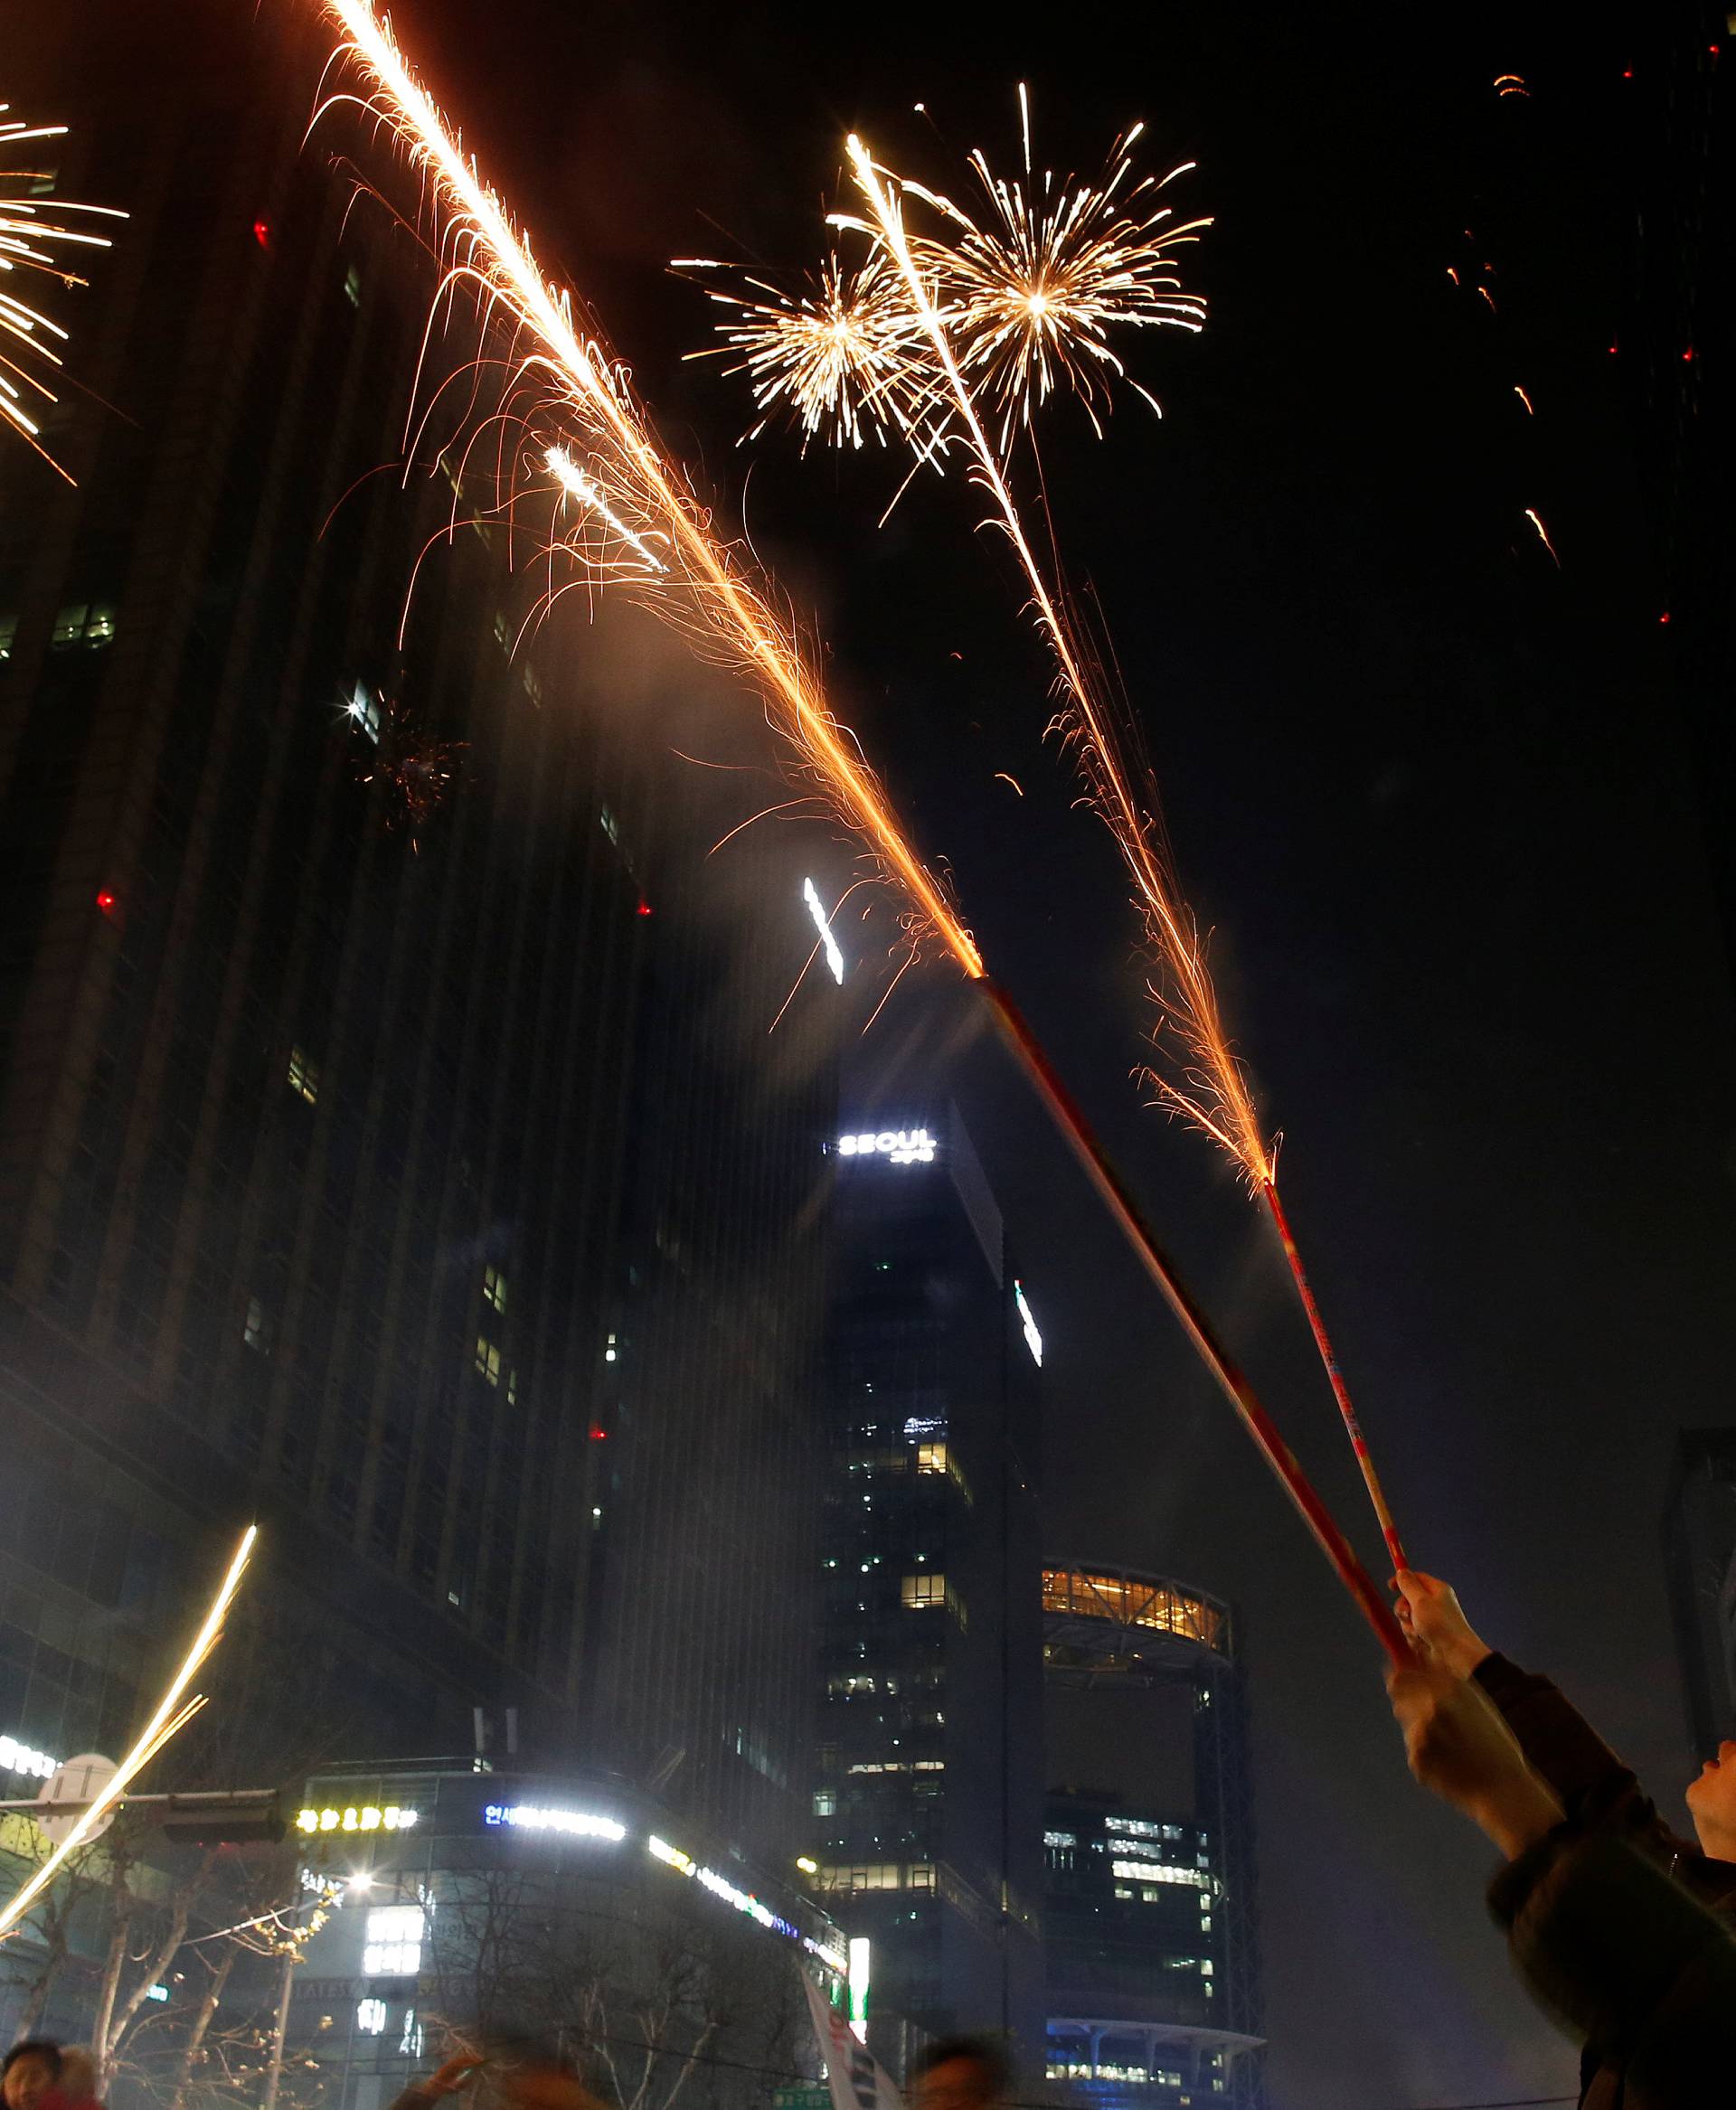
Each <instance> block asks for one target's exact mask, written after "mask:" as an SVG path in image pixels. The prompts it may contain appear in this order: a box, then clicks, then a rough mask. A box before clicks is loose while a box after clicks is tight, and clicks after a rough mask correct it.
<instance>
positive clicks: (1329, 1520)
mask: <svg viewBox="0 0 1736 2110" xmlns="http://www.w3.org/2000/svg"><path fill="white" fill-rule="evenodd" d="M979 986H980V987H981V988H982V990H983V993H984V994H985V995H986V997H987V999H988V1006H989V1010H990V1011H991V1012H992V1013H994V1017H995V1023H996V1024H997V1025H998V1026H999V1027H1000V1029H1001V1031H1002V1032H1003V1033H1004V1034H1005V1038H1006V1041H1007V1044H1008V1046H1009V1047H1011V1048H1012V1050H1013V1051H1014V1054H1015V1055H1017V1057H1018V1058H1019V1060H1020V1062H1021V1063H1022V1064H1023V1066H1024V1070H1025V1072H1026V1074H1027V1075H1028V1076H1029V1077H1030V1079H1031V1080H1032V1082H1033V1084H1035V1086H1036V1087H1037V1089H1038V1091H1039V1092H1040V1093H1041V1094H1042V1096H1043V1101H1044V1103H1045V1104H1046V1105H1047V1107H1048V1108H1049V1111H1050V1113H1051V1115H1052V1116H1053V1118H1054V1121H1055V1125H1056V1126H1057V1127H1058V1128H1059V1129H1060V1130H1061V1134H1062V1135H1064V1136H1065V1137H1066V1139H1067V1141H1068V1143H1069V1144H1071V1146H1072V1151H1073V1154H1074V1156H1075V1157H1076V1158H1078V1160H1079V1162H1080V1164H1081V1165H1082V1166H1083V1167H1084V1169H1085V1173H1086V1176H1087V1178H1088V1179H1089V1180H1090V1182H1091V1184H1092V1186H1093V1187H1095V1188H1096V1190H1097V1192H1098V1193H1099V1196H1100V1197H1101V1198H1102V1200H1103V1201H1104V1202H1105V1203H1106V1205H1107V1206H1108V1208H1109V1213H1110V1215H1111V1216H1113V1217H1114V1219H1115V1220H1116V1221H1117V1222H1118V1224H1119V1225H1120V1227H1121V1229H1122V1230H1123V1232H1124V1233H1125V1234H1126V1237H1127V1242H1128V1244H1129V1245H1131V1246H1132V1248H1133V1249H1134V1251H1135V1252H1136V1253H1137V1255H1138V1256H1139V1258H1140V1260H1141V1261H1142V1262H1143V1263H1144V1265H1145V1269H1146V1274H1148V1275H1149V1276H1151V1279H1152V1280H1153V1281H1154V1282H1155V1283H1156V1285H1157V1287H1158V1288H1159V1289H1160V1290H1161V1291H1162V1292H1163V1294H1164V1296H1165V1299H1166V1300H1167V1302H1168V1304H1169V1307H1170V1309H1171V1310H1172V1311H1173V1312H1174V1313H1175V1316H1176V1317H1177V1318H1178V1319H1179V1320H1180V1321H1181V1323H1182V1329H1183V1331H1184V1333H1186V1335H1187V1337H1188V1339H1189V1340H1190V1341H1191V1342H1193V1343H1194V1349H1195V1351H1196V1352H1197V1353H1198V1355H1199V1357H1200V1360H1201V1361H1203V1363H1204V1364H1205V1366H1206V1368H1207V1369H1208V1370H1209V1371H1211V1372H1212V1376H1213V1377H1214V1378H1215V1379H1216V1380H1217V1381H1218V1386H1219V1389H1221V1390H1222V1393H1223V1395H1224V1397H1225V1399H1228V1400H1229V1402H1230V1404H1231V1407H1233V1408H1235V1410H1236V1414H1237V1416H1238V1418H1240V1420H1241V1425H1242V1427H1244V1428H1245V1429H1246V1430H1247V1431H1248V1433H1249V1435H1250V1436H1252V1437H1253V1439H1254V1441H1255V1443H1256V1444H1258V1445H1259V1446H1260V1455H1261V1456H1262V1457H1263V1458H1264V1459H1265V1461H1266V1463H1267V1464H1268V1465H1269V1466H1270V1467H1271V1469H1272V1471H1273V1472H1274V1473H1275V1474H1277V1476H1278V1482H1279V1484H1281V1485H1282V1487H1283V1489H1284V1492H1285V1493H1286V1494H1288V1496H1289V1498H1290V1501H1291V1502H1292V1503H1293V1504H1294V1505H1295V1508H1296V1512H1297V1515H1298V1516H1299V1517H1300V1518H1301V1519H1302V1521H1303V1522H1304V1523H1305V1524H1306V1525H1307V1528H1308V1530H1309V1531H1310V1532H1312V1534H1313V1536H1314V1541H1315V1543H1316V1546H1318V1547H1319V1549H1320V1550H1321V1552H1323V1553H1324V1554H1325V1555H1326V1559H1328V1560H1329V1561H1330V1562H1331V1563H1332V1566H1333V1568H1334V1570H1335V1572H1336V1574H1337V1577H1338V1579H1339V1581H1340V1582H1341V1583H1343V1584H1344V1587H1345V1588H1346V1589H1347V1590H1348V1591H1349V1592H1350V1594H1351V1596H1352V1597H1354V1599H1355V1602H1356V1605H1357V1607H1358V1609H1359V1610H1360V1611H1361V1613H1362V1615H1363V1618H1364V1619H1366V1620H1367V1621H1368V1624H1369V1625H1370V1626H1372V1627H1373V1630H1374V1636H1375V1639H1376V1640H1377V1641H1378V1642H1379V1643H1380V1644H1381V1646H1382V1648H1383V1649H1384V1650H1385V1651H1386V1653H1387V1654H1388V1656H1389V1657H1390V1658H1391V1659H1392V1662H1393V1663H1409V1662H1410V1661H1411V1646H1410V1644H1409V1643H1408V1642H1407V1641H1406V1640H1405V1638H1404V1634H1403V1631H1402V1629H1401V1627H1400V1625H1399V1623H1398V1620H1397V1619H1396V1617H1394V1615H1393V1613H1392V1607H1391V1606H1389V1605H1388V1603H1387V1601H1386V1599H1385V1598H1384V1597H1382V1595H1381V1593H1380V1590H1379V1589H1378V1588H1377V1587H1376V1586H1375V1583H1374V1579H1373V1577H1372V1576H1371V1575H1370V1574H1369V1572H1368V1570H1367V1569H1366V1568H1364V1567H1363V1564H1362V1562H1361V1561H1360V1560H1358V1559H1357V1558H1356V1554H1355V1550H1354V1548H1353V1547H1352V1545H1351V1543H1350V1541H1349V1540H1348V1539H1346V1538H1345V1536H1344V1533H1343V1531H1340V1530H1339V1528H1338V1526H1337V1524H1336V1523H1335V1521H1334V1519H1333V1516H1332V1512H1330V1511H1329V1510H1328V1509H1327V1508H1326V1503H1325V1502H1322V1501H1321V1499H1320V1497H1319V1495H1318V1494H1316V1492H1315V1490H1314V1487H1313V1485H1312V1484H1311V1483H1310V1482H1309V1480H1308V1477H1307V1474H1305V1473H1304V1472H1303V1470H1302V1468H1301V1466H1300V1465H1297V1461H1296V1458H1295V1457H1294V1455H1292V1453H1291V1451H1290V1447H1289V1446H1288V1444H1287V1443H1286V1442H1285V1441H1284V1438H1283V1437H1282V1436H1280V1435H1279V1434H1278V1429H1277V1427H1276V1425H1275V1424H1274V1422H1273V1420H1272V1418H1271V1416H1270V1415H1269V1414H1268V1413H1267V1411H1266V1409H1265V1408H1263V1407H1262V1406H1261V1405H1260V1401H1259V1399H1257V1398H1256V1397H1255V1394H1254V1389H1253V1387H1252V1386H1251V1385H1250V1383H1249V1382H1248V1380H1247V1378H1246V1377H1245V1376H1244V1375H1243V1374H1242V1372H1241V1370H1240V1369H1239V1368H1238V1366H1237V1365H1236V1363H1235V1362H1234V1361H1231V1357H1230V1354H1229V1352H1228V1351H1227V1350H1226V1349H1225V1348H1224V1347H1223V1346H1222V1343H1221V1342H1219V1340H1218V1338H1217V1335H1216V1334H1215V1333H1213V1332H1212V1323H1211V1321H1210V1320H1209V1319H1208V1318H1207V1317H1206V1315H1205V1314H1204V1313H1203V1311H1202V1310H1201V1309H1200V1307H1199V1305H1197V1304H1195V1303H1194V1298H1193V1296H1192V1295H1190V1294H1189V1292H1188V1290H1187V1288H1186V1287H1185V1286H1184V1284H1183V1282H1182V1281H1181V1278H1180V1277H1179V1276H1177V1274H1176V1272H1175V1267H1174V1265H1173V1263H1172V1262H1171V1260H1170V1258H1169V1257H1168V1255H1167V1254H1166V1253H1165V1251H1164V1249H1163V1248H1162V1247H1161V1246H1160V1245H1159V1244H1158V1243H1157V1240H1156V1237H1155V1236H1154V1235H1153V1232H1152V1229H1151V1227H1150V1225H1149V1224H1148V1223H1147V1222H1146V1220H1145V1217H1144V1215H1143V1214H1142V1213H1141V1211H1140V1209H1139V1205H1138V1203H1137V1201H1135V1200H1134V1198H1133V1196H1132V1195H1131V1194H1130V1193H1129V1192H1128V1191H1127V1186H1126V1184H1125V1183H1124V1182H1123V1181H1122V1179H1121V1176H1120V1174H1119V1173H1118V1172H1117V1171H1116V1170H1115V1168H1114V1166H1113V1165H1112V1164H1110V1163H1109V1159H1108V1157H1107V1156H1106V1155H1105V1154H1104V1152H1103V1146H1102V1145H1101V1144H1099V1142H1098V1140H1097V1138H1096V1136H1095V1135H1093V1134H1092V1133H1091V1129H1090V1124H1089V1123H1088V1122H1087V1120H1086V1118H1085V1116H1084V1115H1083V1114H1082V1113H1081V1112H1080V1108H1079V1107H1078V1105H1077V1103H1076V1102H1075V1101H1074V1099H1073V1097H1072V1094H1071V1092H1070V1091H1069V1090H1068V1089H1067V1087H1066V1086H1065V1085H1064V1084H1063V1083H1062V1082H1061V1079H1060V1078H1059V1077H1058V1076H1057V1075H1056V1073H1055V1070H1054V1068H1053V1066H1052V1063H1051V1062H1050V1060H1049V1058H1048V1056H1047V1055H1046V1054H1045V1053H1044V1052H1043V1049H1042V1047H1041V1046H1040V1045H1039V1044H1038V1041H1037V1040H1036V1038H1035V1036H1034V1035H1033V1033H1032V1031H1031V1029H1030V1027H1029V1026H1028V1025H1026V1023H1025V1022H1024V1018H1023V1017H1022V1016H1021V1015H1020V1013H1019V1011H1018V1010H1017V1008H1016V1007H1015V1005H1014V1003H1013V1001H1012V999H1011V998H1010V997H1009V996H1008V995H1007V994H1006V993H1005V990H1003V989H1001V988H1000V987H998V986H997V985H996V984H995V983H994V982H992V981H990V980H989V979H988V977H987V976H986V975H985V976H983V977H981V979H980V983H979ZM1370 1473H1371V1479H1372V1469H1370ZM1371 1492H1373V1488H1372V1487H1371Z"/></svg>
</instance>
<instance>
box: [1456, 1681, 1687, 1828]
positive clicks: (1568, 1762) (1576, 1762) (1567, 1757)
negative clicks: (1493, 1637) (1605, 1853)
mask: <svg viewBox="0 0 1736 2110" xmlns="http://www.w3.org/2000/svg"><path fill="white" fill-rule="evenodd" d="M1476 1676H1477V1683H1478V1684H1479V1685H1481V1686H1482V1688H1483V1690H1484V1691H1485V1692H1486V1693H1487V1694H1488V1696H1489V1698H1490V1699H1491V1700H1493V1701H1494V1702H1495V1706H1496V1707H1497V1708H1498V1709H1499V1710H1500V1712H1501V1714H1502V1716H1503V1717H1504V1719H1505V1721H1506V1725H1507V1727H1508V1728H1509V1729H1511V1730H1512V1731H1513V1733H1514V1737H1515V1738H1517V1740H1518V1744H1519V1748H1520V1749H1521V1750H1522V1751H1523V1752H1524V1755H1525V1758H1526V1761H1527V1763H1528V1764H1529V1765H1530V1766H1532V1768H1533V1771H1535V1772H1537V1773H1540V1774H1542V1776H1543V1778H1544V1779H1545V1780H1546V1781H1547V1782H1548V1783H1549V1785H1550V1786H1551V1787H1552V1788H1553V1789H1554V1790H1555V1793H1556V1795H1557V1797H1558V1798H1559V1799H1560V1802H1561V1807H1562V1809H1563V1810H1564V1811H1565V1812H1566V1813H1567V1816H1568V1820H1569V1822H1570V1823H1575V1824H1580V1825H1591V1824H1595V1825H1598V1826H1599V1827H1600V1828H1607V1829H1609V1830H1611V1831H1617V1832H1636V1833H1645V1834H1646V1837H1647V1843H1648V1844H1649V1845H1650V1846H1651V1847H1652V1849H1653V1850H1654V1851H1657V1852H1660V1853H1662V1854H1663V1855H1664V1856H1665V1858H1666V1859H1667V1858H1668V1857H1669V1856H1670V1855H1672V1854H1674V1853H1678V1852H1685V1853H1689V1854H1694V1855H1695V1858H1696V1859H1697V1858H1698V1856H1697V1852H1696V1850H1695V1849H1694V1847H1692V1846H1691V1845H1689V1844H1688V1842H1686V1841H1684V1840H1682V1839H1678V1838H1677V1837H1676V1835H1675V1832H1672V1831H1670V1830H1669V1828H1668V1827H1667V1826H1666V1825H1665V1823H1664V1821H1663V1819H1662V1818H1661V1817H1660V1816H1659V1815H1658V1813H1657V1809H1656V1805H1655V1804H1653V1802H1652V1801H1651V1799H1650V1797H1649V1796H1648V1795H1647V1794H1646V1792H1645V1790H1644V1789H1643V1788H1642V1787H1641V1786H1640V1785H1639V1781H1638V1779H1637V1776H1636V1775H1635V1774H1634V1772H1633V1770H1632V1768H1631V1767H1630V1766H1625V1765H1624V1764H1623V1763H1622V1761H1621V1760H1620V1759H1619V1758H1618V1757H1617V1756H1616V1754H1615V1753H1614V1752H1613V1751H1612V1750H1611V1749H1610V1748H1609V1745H1608V1744H1606V1743H1605V1742H1604V1740H1603V1738H1601V1737H1600V1736H1599V1734H1598V1733H1597V1731H1596V1730H1595V1729H1593V1728H1592V1727H1591V1725H1590V1722H1588V1721H1587V1720H1586V1719H1585V1717H1584V1716H1583V1715H1582V1714H1580V1712H1579V1710H1577V1709H1576V1708H1575V1707H1573V1706H1571V1704H1570V1703H1569V1701H1568V1700H1565V1699H1564V1698H1563V1697H1562V1695H1561V1692H1560V1691H1559V1690H1558V1689H1557V1688H1556V1687H1555V1686H1553V1685H1552V1684H1551V1683H1550V1681H1549V1680H1548V1679H1547V1678H1540V1677H1538V1676H1537V1675H1536V1674H1535V1673H1534V1672H1531V1671H1522V1670H1521V1669H1520V1668H1519V1666H1518V1664H1517V1663H1509V1662H1508V1661H1507V1659H1506V1657H1505V1656H1503V1655H1491V1656H1486V1657H1485V1658H1484V1660H1483V1661H1482V1663H1479V1664H1478V1665H1477V1672H1476Z"/></svg>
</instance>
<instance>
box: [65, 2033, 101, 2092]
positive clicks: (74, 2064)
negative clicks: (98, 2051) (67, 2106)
mask: <svg viewBox="0 0 1736 2110" xmlns="http://www.w3.org/2000/svg"><path fill="white" fill-rule="evenodd" d="M96 2094H97V2062H96V2060H95V2059H94V2058H91V2056H90V2050H89V2049H88V2048H87V2047H86V2046H84V2045H82V2044H66V2045H62V2046H61V2095H63V2096H65V2097H66V2099H67V2101H68V2102H69V2103H91V2102H94V2101H95V2100H96Z"/></svg>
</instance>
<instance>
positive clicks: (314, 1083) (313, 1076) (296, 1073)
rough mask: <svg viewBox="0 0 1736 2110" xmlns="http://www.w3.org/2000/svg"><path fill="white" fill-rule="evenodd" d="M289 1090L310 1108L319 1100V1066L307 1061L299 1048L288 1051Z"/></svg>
mask: <svg viewBox="0 0 1736 2110" xmlns="http://www.w3.org/2000/svg"><path fill="white" fill-rule="evenodd" d="M289 1089H290V1090H291V1091H292V1092H297V1093H298V1094H299V1095H300V1096H301V1097H303V1098H304V1099H306V1100H307V1104H308V1105H309V1106H310V1107H311V1106H314V1105H316V1104H317V1102H318V1099H319V1065H318V1063H316V1062H312V1061H309V1060H308V1058H307V1051H306V1050H304V1049H301V1048H291V1049H290V1050H289Z"/></svg>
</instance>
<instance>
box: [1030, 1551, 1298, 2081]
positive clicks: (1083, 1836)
mask: <svg viewBox="0 0 1736 2110" xmlns="http://www.w3.org/2000/svg"><path fill="white" fill-rule="evenodd" d="M1043 1656H1044V1663H1045V1671H1046V1676H1047V1681H1048V1694H1047V1725H1048V1738H1047V1766H1048V1795H1047V1803H1046V1813H1045V1826H1044V1832H1043V1853H1044V1860H1045V1864H1046V1870H1047V1873H1046V1878H1045V1881H1044V1888H1043V1964H1044V1974H1045V1983H1046V1986H1047V1992H1048V2047H1049V2048H1048V2070H1049V2078H1050V2080H1051V2082H1052V2083H1057V2084H1059V2083H1065V2084H1067V2086H1069V2088H1070V2089H1071V2091H1072V2092H1073V2093H1075V2094H1077V2095H1079V2096H1082V2097H1083V2098H1085V2099H1087V2100H1089V2101H1090V2102H1092V2103H1097V2104H1101V2105H1106V2106H1107V2105H1118V2106H1120V2110H1132V2106H1133V2105H1166V2104H1174V2103H1184V2102H1187V2101H1189V2100H1192V2101H1194V2102H1198V2101H1200V2100H1201V2099H1202V2098H1204V2099H1207V2100H1211V2101H1213V2102H1223V2103H1227V2104H1231V2105H1237V2106H1238V2110H1253V2106H1254V2105H1258V2104H1259V2103H1260V2102H1261V2101H1262V2100H1263V2097H1262V2095H1261V2092H1260V2068H1259V2062H1258V2057H1257V2054H1258V2051H1259V2049H1260V2034H1259V2031H1260V1944H1259V1921H1258V1913H1257V1907H1256V1901H1255V1896H1254V1851H1253V1848H1254V1842H1253V1796H1252V1784H1251V1782H1250V1778H1249V1775H1248V1757H1247V1746H1246V1724H1245V1720H1244V1701H1243V1695H1242V1691H1241V1672H1240V1670H1239V1668H1238V1665H1237V1663H1236V1658H1235V1653H1234V1647H1233V1625H1232V1621H1231V1614H1230V1610H1229V1607H1228V1606H1225V1605H1223V1604H1222V1603H1220V1602H1219V1601H1218V1599H1216V1598H1215V1597H1209V1596H1207V1595H1206V1594H1205V1593H1204V1592H1203V1591H1202V1590H1196V1589H1193V1588H1190V1587H1187V1586H1186V1585H1184V1584H1180V1583H1176V1582H1173V1581H1171V1580H1169V1579H1168V1578H1165V1577H1161V1576H1155V1575H1147V1574H1145V1573H1142V1572H1136V1571H1135V1570H1132V1569H1128V1568H1109V1567H1105V1566H1102V1565H1100V1564H1092V1565H1090V1566H1085V1565H1081V1564H1079V1563H1075V1562H1058V1561H1052V1562H1050V1563H1049V1564H1048V1565H1047V1566H1046V1567H1045V1568H1044V1570H1043Z"/></svg>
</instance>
